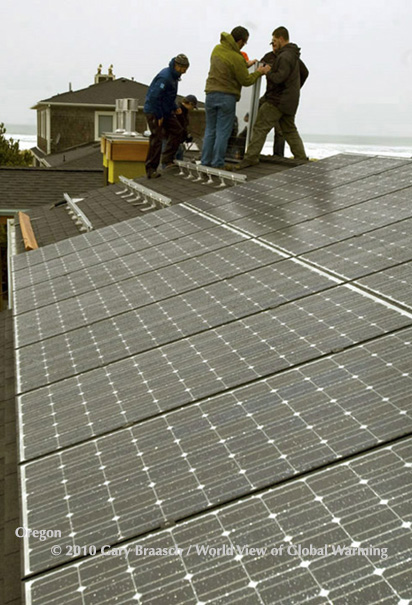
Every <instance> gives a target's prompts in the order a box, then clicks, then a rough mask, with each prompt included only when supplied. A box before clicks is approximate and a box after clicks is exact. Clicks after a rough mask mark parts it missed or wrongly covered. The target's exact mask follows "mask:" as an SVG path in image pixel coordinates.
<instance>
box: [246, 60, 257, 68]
mask: <svg viewBox="0 0 412 605" xmlns="http://www.w3.org/2000/svg"><path fill="white" fill-rule="evenodd" d="M257 62H258V60H257V59H253V61H247V63H246V65H247V66H248V67H252V65H254V64H255V63H257Z"/></svg>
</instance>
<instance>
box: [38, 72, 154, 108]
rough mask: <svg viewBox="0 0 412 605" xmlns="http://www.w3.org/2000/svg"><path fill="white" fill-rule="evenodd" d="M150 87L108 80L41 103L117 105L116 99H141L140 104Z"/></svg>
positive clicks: (128, 81) (129, 81) (123, 80)
mask: <svg viewBox="0 0 412 605" xmlns="http://www.w3.org/2000/svg"><path fill="white" fill-rule="evenodd" d="M147 89H148V86H147V85H146V84H141V83H140V82H135V81H134V80H129V79H127V78H118V79H116V80H107V81H106V82H99V83H98V84H91V85H90V86H88V87H87V88H82V89H80V90H73V91H69V92H62V93H60V94H57V95H53V96H52V97H49V98H48V99H43V100H42V101H39V103H73V104H76V103H86V104H90V105H115V104H116V99H139V102H140V104H143V101H144V99H145V97H146V93H147Z"/></svg>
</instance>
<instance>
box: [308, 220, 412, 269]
mask: <svg viewBox="0 0 412 605" xmlns="http://www.w3.org/2000/svg"><path fill="white" fill-rule="evenodd" d="M303 258H305V259H308V260H309V261H311V262H313V263H315V264H316V265H318V266H320V267H323V268H325V269H328V270H330V271H333V272H335V273H338V274H339V275H340V276H341V277H343V278H346V279H357V278H359V277H363V276H365V275H368V274H372V273H376V272H378V271H381V270H382V269H386V268H389V267H391V266H395V265H399V264H401V263H404V262H405V261H409V260H411V259H412V219H405V220H403V221H401V222H400V223H396V224H394V225H389V226H388V227H382V228H381V229H376V230H374V231H373V232H371V233H365V234H362V235H361V236H360V237H359V236H358V237H353V238H350V239H348V240H345V241H343V242H339V243H337V244H331V245H330V246H326V247H324V248H322V249H320V250H316V251H315V252H310V253H309V254H305V255H304V256H303Z"/></svg>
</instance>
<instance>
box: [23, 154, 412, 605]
mask: <svg viewBox="0 0 412 605" xmlns="http://www.w3.org/2000/svg"><path fill="white" fill-rule="evenodd" d="M410 166H411V163H410V162H408V161H407V160H393V159H391V158H389V159H388V158H360V157H347V156H344V157H337V158H331V159H330V161H328V162H327V163H326V164H324V165H322V162H318V163H310V164H306V165H304V166H301V167H299V168H297V169H296V170H293V171H290V172H287V173H286V172H283V173H282V174H280V175H276V176H274V177H268V178H265V179H262V180H260V181H258V182H253V183H246V184H242V185H241V186H239V187H233V188H231V189H230V190H225V191H222V190H217V189H216V190H214V191H210V190H209V193H206V195H205V196H202V197H201V198H199V199H198V200H195V201H194V202H193V205H194V206H196V207H197V209H198V210H199V212H200V214H198V213H194V212H193V211H192V210H191V209H190V208H189V207H185V206H180V207H174V208H170V209H167V210H165V211H160V212H158V213H154V214H153V215H151V216H150V217H149V216H147V217H143V219H138V220H133V221H129V222H128V223H127V224H125V225H123V224H119V225H116V226H115V228H105V229H103V230H101V231H94V232H91V233H90V234H88V235H85V236H80V237H78V238H75V239H74V240H72V243H62V244H61V245H57V246H50V247H48V248H46V249H45V252H44V253H41V254H37V253H36V254H35V255H34V256H33V257H31V258H32V259H33V260H29V261H26V264H25V263H24V262H21V263H20V261H18V262H17V264H16V267H15V281H16V286H17V289H16V295H15V302H16V311H15V329H16V346H17V350H16V353H17V355H16V361H17V388H18V392H19V393H20V396H19V397H18V411H19V428H20V461H21V470H22V474H21V477H22V493H23V502H24V511H23V516H24V524H25V525H26V526H29V527H33V528H39V527H48V528H52V529H59V530H60V531H61V532H62V538H61V540H59V541H58V543H61V547H62V551H61V553H60V554H57V556H52V555H51V552H50V547H51V542H50V541H39V540H36V539H34V538H33V537H31V538H26V540H25V573H26V574H41V575H39V576H38V577H36V578H34V579H32V580H30V581H27V582H26V584H25V586H26V596H27V599H28V601H29V602H31V603H33V604H35V603H41V604H42V605H43V604H45V605H47V603H48V602H53V603H55V602H64V603H66V602H67V603H71V602H73V603H77V602H79V605H80V604H81V605H91V604H92V603H93V604H97V603H98V604H99V605H100V604H101V603H105V602H106V603H108V604H109V603H111V602H113V600H114V599H115V600H116V602H124V603H129V602H134V601H136V602H141V603H143V602H145V603H146V602H147V603H150V604H151V605H154V604H155V603H158V604H159V605H166V604H167V603H169V602H170V603H176V602H177V603H179V604H180V603H186V602H187V603H197V604H198V605H200V604H202V603H205V602H213V603H216V605H217V603H222V604H223V603H227V604H229V603H233V605H235V604H236V605H238V604H241V603H244V604H245V605H250V604H252V603H255V602H256V603H260V604H262V603H264V602H276V603H284V605H288V604H289V603H290V599H291V597H292V599H293V601H294V602H297V603H299V602H308V601H312V602H313V603H315V602H319V603H320V602H322V603H323V602H326V601H327V602H333V603H334V605H335V604H336V603H339V604H340V605H344V603H346V602H349V601H350V602H352V600H353V602H355V601H354V599H357V598H358V597H359V599H360V602H362V603H363V602H378V601H382V602H384V601H387V602H397V603H398V602H401V601H402V599H403V598H407V597H406V594H407V593H405V590H404V587H405V586H406V587H407V586H408V581H407V579H406V578H407V574H406V573H403V569H404V568H405V569H408V570H409V566H408V561H409V559H408V557H409V558H410V555H408V554H407V553H410V544H408V545H407V546H406V543H405V545H404V544H403V542H402V541H403V540H404V534H403V533H402V532H401V533H399V531H398V530H399V529H401V530H408V531H409V532H410V520H409V517H410V502H409V500H410V494H409V492H410V482H408V479H407V477H408V475H407V473H406V472H404V470H403V469H404V467H403V465H404V464H407V465H411V464H412V459H411V455H410V453H406V449H405V450H404V449H402V448H403V443H402V442H401V441H400V439H401V438H405V436H407V435H408V434H410V433H411V428H412V425H411V420H410V418H411V417H412V416H411V404H412V400H411V398H410V390H411V389H410V380H411V373H410V346H411V336H412V328H411V327H409V326H412V321H411V320H412V314H411V313H407V312H406V310H405V309H403V308H402V304H401V303H402V302H404V303H405V302H406V301H407V298H408V295H409V289H410V286H409V284H410V278H409V272H408V265H407V264H406V263H405V266H403V265H400V264H399V263H400V262H404V261H410V257H409V258H408V257H407V252H406V249H407V246H408V243H407V242H408V235H406V234H407V232H408V230H407V224H408V222H409V221H410V220H412V219H409V218H408V217H410V216H411V214H410V202H409V197H410V193H411V189H412V187H411V186H410V185H411V181H410V178H411V177H410V174H411V171H410ZM292 173H294V174H293V175H292ZM377 192H378V193H377ZM379 192H380V193H381V195H379ZM382 192H384V195H382ZM163 213H167V214H165V215H164V216H163ZM157 215H159V216H157ZM149 219H150V220H149ZM146 221H148V222H146ZM217 223H221V224H217ZM225 223H228V224H227V226H226V225H225ZM233 226H234V228H233ZM238 228H239V230H238ZM365 232H366V234H365ZM360 234H362V237H363V238H367V239H365V241H367V242H369V246H370V247H369V248H368V250H370V251H372V250H375V249H376V241H379V242H380V244H381V245H384V246H385V253H382V256H381V257H379V259H376V260H374V261H373V263H374V264H373V263H372V264H373V266H372V271H371V270H370V267H368V261H367V252H366V248H367V246H366V248H365V252H364V254H365V255H366V256H364V257H362V255H361V254H360V255H359V261H360V265H361V269H362V271H363V272H362V273H361V275H366V277H365V280H361V283H360V287H359V288H357V286H356V284H355V287H354V286H353V285H352V284H348V285H336V284H337V283H338V281H337V280H336V279H333V278H332V277H328V275H327V274H325V273H322V272H316V271H313V270H311V269H310V267H309V266H308V264H307V263H306V260H305V259H306V257H305V258H304V259H303V260H300V259H290V258H287V257H288V256H289V255H291V254H297V253H301V252H304V251H306V250H312V249H315V250H316V252H312V253H311V254H308V255H307V259H308V261H310V262H312V263H316V264H318V266H320V267H321V268H323V267H325V268H326V269H327V268H328V266H332V265H331V263H332V260H331V259H333V262H335V260H336V259H339V255H340V254H342V255H344V254H346V252H345V250H346V248H345V246H346V245H348V249H349V248H350V246H351V244H353V245H354V246H356V243H355V242H356V241H357V242H359V241H360V239H362V238H359V237H356V238H355V237H353V235H360ZM399 234H400V235H401V237H399ZM256 235H258V236H261V237H262V240H261V241H260V242H258V241H257V240H254V239H252V238H253V236H256ZM282 237H283V238H284V239H285V240H286V239H288V240H289V242H293V243H292V244H290V243H289V242H288V243H287V245H283V244H282V239H281V238H282ZM87 238H90V239H87ZM279 238H280V239H279ZM374 238H375V239H374ZM265 240H266V241H267V242H273V243H274V244H275V246H280V247H283V248H284V249H287V252H286V253H283V252H282V251H281V250H279V251H278V252H276V247H273V246H271V245H266V244H265ZM382 242H383V243H382ZM312 244H313V246H312ZM395 244H396V245H397V247H396V254H393V255H392V256H391V252H392V250H389V248H392V246H393V245H395ZM339 246H342V247H341V248H339ZM386 248H387V250H386ZM325 251H326V252H325ZM328 251H330V252H329V253H328ZM322 253H325V254H324V256H323V255H322ZM370 254H371V252H369V255H370ZM317 255H318V256H317ZM400 258H402V259H404V261H399V259H400ZM323 259H325V264H323ZM336 262H340V261H339V260H338V261H336ZM305 263H306V264H305ZM355 263H356V254H354V253H353V252H351V255H350V258H346V257H345V270H347V271H348V275H351V274H352V273H350V272H351V271H355V272H357V271H358V267H359V265H357V266H356V267H355ZM382 263H392V264H394V263H395V265H398V266H395V267H393V266H391V264H389V265H388V266H386V267H385V268H386V269H387V270H388V271H387V274H386V275H384V276H383V277H382V276H381V277H380V278H379V279H377V278H378V276H377V275H373V269H374V268H375V267H381V266H382ZM354 267H355V268H354ZM401 267H402V270H401ZM378 270H380V269H378ZM375 278H376V279H375ZM343 279H344V280H345V279H351V277H350V276H349V277H348V276H347V275H346V274H343ZM363 281H365V283H363ZM390 282H392V283H396V284H397V290H398V293H397V294H396V295H395V296H394V297H393V305H392V306H391V305H388V304H385V302H384V301H382V300H379V298H380V296H386V295H385V292H387V293H389V294H391V292H390V290H389V289H388V288H389V286H388V284H389V283H390ZM362 287H364V288H368V289H371V290H372V292H374V293H375V295H376V296H371V295H367V294H366V293H365V292H362ZM404 307H405V304H404ZM385 335H386V336H385ZM388 442H392V443H393V446H392V449H389V448H385V447H384V445H385V444H387V443H388ZM406 443H408V442H407V441H405V444H406ZM409 447H410V446H409ZM371 448H375V451H374V452H373V453H372V454H370V455H361V452H364V451H368V450H370V449H371ZM394 448H398V450H397V451H398V452H400V453H399V454H398V455H397V456H395V457H394V456H393V451H394ZM372 456H375V457H376V459H375V458H373V457H372ZM345 458H346V460H345V461H343V459H345ZM406 460H407V462H405V461H406ZM365 461H366V462H365ZM331 463H333V464H332V466H329V470H328V471H327V472H323V471H322V469H324V468H325V467H327V466H328V465H330V464H331ZM405 468H406V471H407V472H408V473H409V471H410V469H409V466H406V467H405ZM409 475H410V473H409ZM384 483H386V487H384V486H383V484H384ZM372 484H373V489H372V490H371V485H372ZM276 485H277V486H278V487H276V489H272V488H273V487H274V486H276ZM268 490H270V491H268ZM372 492H373V493H372ZM384 492H385V494H390V495H383V493H384ZM252 493H253V494H254V496H253V497H251V494H252ZM376 495H378V499H377V498H376V497H375V496H376ZM239 498H242V500H241V501H239ZM396 499H397V500H396ZM395 500H396V502H395ZM231 503H232V504H231ZM262 506H263V507H264V508H263V509H262ZM212 508H214V510H213V512H212V511H211V509H212ZM262 511H263V512H262ZM395 517H396V523H398V525H396V523H395V521H394V519H395ZM399 520H401V522H400V523H399ZM216 522H217V525H216ZM391 523H392V526H391V527H390V528H389V529H388V527H389V526H390V525H391ZM385 532H387V533H388V535H386V533H385ZM397 532H398V533H397ZM147 534H149V535H147ZM394 535H396V539H397V540H398V539H399V540H400V543H401V544H402V546H401V547H400V549H399V550H398V551H397V552H396V553H395V555H393V556H392V555H390V557H389V558H391V557H392V558H391V560H390V563H388V565H387V566H386V567H383V565H381V563H382V561H378V559H376V557H375V555H376V552H375V554H374V553H372V554H368V553H363V555H362V554H361V555H360V556H361V557H362V559H361V562H359V558H358V555H352V556H351V557H349V556H348V557H346V556H345V558H344V560H343V557H342V555H339V556H340V558H339V559H338V563H336V556H335V557H334V558H332V557H331V556H329V555H330V553H328V554H327V555H326V554H323V555H320V554H319V556H316V557H315V558H314V559H310V557H308V556H307V555H302V554H301V553H294V552H292V553H286V554H285V552H284V553H283V555H280V554H279V558H277V559H276V561H275V565H274V560H273V555H271V556H270V557H265V555H261V556H256V553H253V554H248V553H246V554H245V555H244V556H243V557H242V556H241V555H239V553H237V554H234V555H233V556H230V557H229V558H227V557H226V555H222V556H217V557H213V556H212V557H211V558H210V557H209V556H208V555H205V554H204V553H203V554H202V553H200V554H198V553H185V554H180V555H178V556H175V557H166V558H163V557H161V556H157V557H156V556H155V557H151V558H148V557H145V558H142V557H140V558H139V557H138V556H137V557H134V558H133V560H131V558H130V557H129V559H127V560H126V557H125V556H121V557H104V558H100V557H97V556H92V558H91V560H88V559H90V557H89V556H88V555H93V554H94V553H93V552H89V551H86V552H83V551H76V552H73V551H70V549H69V550H67V549H66V547H73V546H74V545H77V546H80V547H83V546H85V545H88V544H93V543H94V544H95V545H97V547H98V548H100V546H101V545H102V544H110V545H116V546H124V545H125V544H127V545H128V544H130V542H129V541H130V540H132V539H133V540H135V539H136V538H139V544H141V543H143V544H150V545H158V546H161V545H164V544H170V545H174V546H176V545H185V546H188V545H189V543H191V542H193V541H196V542H203V541H204V542H207V543H209V544H212V545H213V546H214V547H216V546H219V545H221V544H223V543H224V544H234V543H237V542H236V541H237V540H238V541H239V542H240V544H242V545H245V544H247V543H250V544H252V545H256V544H262V543H263V544H264V543H265V542H266V541H269V542H274V541H276V540H277V541H278V542H279V543H282V544H284V545H285V546H284V549H285V550H286V548H287V545H293V544H299V543H303V544H304V545H305V546H306V545H309V544H311V543H314V544H315V545H319V548H320V547H321V546H322V545H321V541H328V543H329V544H341V542H342V543H343V544H345V545H351V544H355V545H358V546H359V544H360V545H363V544H367V545H368V544H369V545H370V542H371V541H372V542H373V544H374V545H376V544H378V545H379V544H380V545H382V544H386V542H390V541H391V540H392V539H393V540H394V539H395V538H393V536H394ZM387 538H388V539H387ZM208 541H209V542H208ZM56 543H57V542H56ZM399 552H401V557H403V558H402V559H401V560H402V563H401V568H400V567H399V557H398V553H399ZM317 554H318V553H317ZM78 557H80V561H78V562H77V563H76V564H75V565H74V564H73V563H74V560H75V559H76V558H78ZM355 557H356V559H355ZM374 557H375V558H374ZM342 560H343V561H342ZM384 564H385V562H384ZM402 565H403V566H404V567H402ZM409 565H410V562H409ZM56 566H58V567H60V569H59V570H57V571H50V570H53V569H54V568H55V567H56ZM400 569H401V571H400ZM44 572H46V573H44ZM409 573H410V572H409ZM355 585H356V592H354V590H355V589H354V588H353V587H354V586H355ZM348 595H349V597H348ZM345 599H346V600H345ZM348 599H349V601H348ZM402 605H403V604H402Z"/></svg>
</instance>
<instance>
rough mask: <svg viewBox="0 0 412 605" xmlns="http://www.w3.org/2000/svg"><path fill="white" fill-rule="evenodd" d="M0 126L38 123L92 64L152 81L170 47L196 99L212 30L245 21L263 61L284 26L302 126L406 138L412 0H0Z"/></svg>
mask: <svg viewBox="0 0 412 605" xmlns="http://www.w3.org/2000/svg"><path fill="white" fill-rule="evenodd" d="M0 23H1V47H2V52H1V56H0V74H1V86H0V122H1V121H3V122H5V123H6V125H7V124H8V123H9V124H30V123H35V121H36V115H35V111H33V110H30V109H29V108H30V107H31V106H32V105H34V104H35V103H36V102H37V101H39V100H40V99H45V98H47V97H50V96H52V95H54V94H57V93H61V92H65V91H67V90H68V87H69V82H71V83H72V87H73V90H78V89H80V88H84V87H86V86H89V85H90V84H92V83H93V77H94V74H95V73H96V68H97V66H98V65H99V63H102V64H103V67H104V69H103V71H104V72H106V70H107V67H108V66H109V65H110V64H111V63H113V65H114V73H115V75H116V77H120V76H124V77H128V78H131V77H134V78H135V80H137V81H140V82H143V83H146V84H149V83H150V81H151V80H152V78H153V77H154V75H155V74H156V73H157V72H158V71H159V70H160V69H162V68H163V67H165V66H166V65H167V64H168V62H169V60H170V59H171V58H172V57H173V56H175V55H176V54H178V53H180V52H183V53H185V54H187V55H188V57H189V59H190V63H191V65H190V69H189V71H188V72H187V74H186V75H184V76H183V78H182V81H181V83H180V85H179V92H180V93H182V94H189V93H194V94H196V95H197V96H198V97H199V98H200V99H201V100H204V92H203V91H204V83H205V79H206V76H207V72H208V67H209V57H210V52H211V50H212V48H213V46H214V45H215V44H217V43H218V41H219V37H220V32H221V31H230V30H231V29H232V28H233V27H235V26H236V25H244V26H245V27H247V28H248V30H249V32H250V38H249V43H248V45H247V46H246V48H245V50H246V51H247V53H248V55H249V57H250V58H251V59H252V58H258V59H259V58H261V56H263V54H264V53H266V52H267V51H268V50H270V48H269V42H270V40H271V33H272V31H273V29H274V28H275V27H277V26H279V25H285V26H286V27H287V28H288V29H289V32H290V38H291V41H292V42H296V43H297V44H298V46H300V47H301V49H302V59H303V60H304V61H305V63H306V64H307V66H308V68H309V71H310V76H309V79H308V81H307V83H306V84H305V86H304V89H303V92H302V97H301V104H300V108H299V112H298V118H297V123H298V127H299V129H300V130H301V131H302V132H303V133H307V134H341V135H342V134H348V135H355V134H359V135H375V136H409V137H411V136H412V118H411V114H412V33H411V31H412V0H283V1H282V2H280V1H276V0H249V1H248V2H239V1H238V0H205V1H204V2H199V1H197V2H190V1H188V0H184V1H183V0H174V1H173V0H163V1H160V0H144V1H138V0H123V1H121V2H113V0H69V1H68V2H65V3H62V2H56V1H55V0H54V1H51V0H20V2H16V1H15V0H1V4H0Z"/></svg>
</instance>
